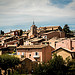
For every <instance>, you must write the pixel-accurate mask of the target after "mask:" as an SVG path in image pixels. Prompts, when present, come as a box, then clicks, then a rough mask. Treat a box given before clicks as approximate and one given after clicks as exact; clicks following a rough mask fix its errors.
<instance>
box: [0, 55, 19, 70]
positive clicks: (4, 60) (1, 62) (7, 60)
mask: <svg viewBox="0 0 75 75" xmlns="http://www.w3.org/2000/svg"><path fill="white" fill-rule="evenodd" d="M19 62H20V61H19V59H18V58H16V57H14V56H10V55H7V54H4V55H1V56H0V68H2V69H3V70H5V71H6V70H7V69H8V68H14V67H15V65H18V64H19Z"/></svg>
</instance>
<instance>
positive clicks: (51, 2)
mask: <svg viewBox="0 0 75 75" xmlns="http://www.w3.org/2000/svg"><path fill="white" fill-rule="evenodd" d="M33 20H34V21H35V24H36V25H37V26H42V25H64V24H69V25H72V27H73V26H74V25H75V0H0V27H3V26H11V27H12V26H14V27H16V25H20V26H22V25H24V26H28V25H32V22H33Z"/></svg>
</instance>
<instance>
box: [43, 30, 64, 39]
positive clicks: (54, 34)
mask: <svg viewBox="0 0 75 75" xmlns="http://www.w3.org/2000/svg"><path fill="white" fill-rule="evenodd" d="M43 37H44V38H45V39H48V40H49V39H51V38H53V37H57V38H64V37H65V33H64V32H62V31H51V32H47V33H44V34H43Z"/></svg>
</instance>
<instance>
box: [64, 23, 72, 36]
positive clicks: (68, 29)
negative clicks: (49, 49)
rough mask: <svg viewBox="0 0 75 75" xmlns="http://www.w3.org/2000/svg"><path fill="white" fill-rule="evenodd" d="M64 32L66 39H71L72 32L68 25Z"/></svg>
mask: <svg viewBox="0 0 75 75" xmlns="http://www.w3.org/2000/svg"><path fill="white" fill-rule="evenodd" d="M63 31H64V32H65V36H66V37H70V33H71V30H70V28H69V26H68V24H65V26H64V27H63Z"/></svg>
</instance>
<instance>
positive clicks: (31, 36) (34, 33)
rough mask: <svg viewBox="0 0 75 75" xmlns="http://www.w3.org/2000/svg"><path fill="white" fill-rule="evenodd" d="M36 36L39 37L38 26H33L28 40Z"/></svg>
mask: <svg viewBox="0 0 75 75" xmlns="http://www.w3.org/2000/svg"><path fill="white" fill-rule="evenodd" d="M35 36H37V26H35V25H32V26H31V29H30V33H29V36H28V38H33V37H35Z"/></svg>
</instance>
